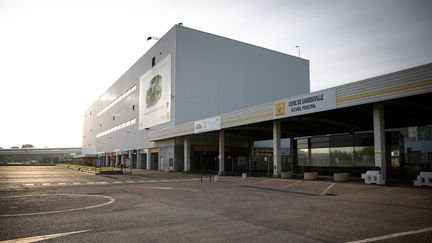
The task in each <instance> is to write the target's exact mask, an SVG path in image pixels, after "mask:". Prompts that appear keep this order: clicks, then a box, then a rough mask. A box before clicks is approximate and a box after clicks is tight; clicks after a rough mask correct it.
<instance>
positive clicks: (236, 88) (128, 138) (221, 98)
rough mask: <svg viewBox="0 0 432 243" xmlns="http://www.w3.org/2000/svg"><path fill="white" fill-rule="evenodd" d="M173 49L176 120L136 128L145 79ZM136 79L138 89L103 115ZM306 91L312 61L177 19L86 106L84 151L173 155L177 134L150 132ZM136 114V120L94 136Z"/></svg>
mask: <svg viewBox="0 0 432 243" xmlns="http://www.w3.org/2000/svg"><path fill="white" fill-rule="evenodd" d="M143 41H144V40H143ZM169 54H171V58H172V59H171V81H172V84H171V89H172V90H171V94H172V95H173V98H172V105H171V112H172V116H171V117H172V119H171V121H170V122H168V123H164V124H161V125H158V126H155V127H151V128H150V130H149V131H147V130H145V129H143V130H138V124H139V116H138V115H139V110H140V109H139V90H140V87H139V85H140V84H139V78H140V77H141V76H142V75H143V74H144V73H146V72H147V71H148V70H149V69H151V68H152V58H153V57H156V62H158V61H160V60H162V59H163V58H165V57H166V56H168V55H169ZM134 85H136V90H135V91H134V92H132V93H131V94H129V95H128V96H126V97H125V98H124V99H122V100H121V101H119V102H118V103H116V104H115V105H113V106H112V107H110V108H109V109H108V110H106V111H105V112H103V113H102V114H100V115H99V116H98V115H97V114H98V113H99V112H100V111H101V110H102V109H104V107H106V106H107V105H108V104H109V103H110V102H112V101H113V100H115V99H116V98H117V97H119V96H121V95H122V94H123V93H125V92H126V91H127V90H128V89H130V88H132V87H133V86H134ZM307 92H309V61H307V60H304V59H299V58H296V57H293V56H290V55H286V54H282V53H278V52H275V51H271V50H268V49H264V48H261V47H256V46H253V45H249V44H245V43H241V42H238V41H234V40H230V39H227V38H224V37H220V36H215V35H211V34H208V33H204V32H200V31H196V30H192V29H189V28H186V27H183V26H177V25H176V26H174V27H173V28H172V29H171V30H170V31H169V32H168V33H167V34H165V35H164V36H163V37H162V38H161V40H159V41H158V42H157V43H156V44H155V45H154V46H153V47H152V48H151V49H150V50H149V51H148V52H147V53H145V54H144V55H143V56H142V57H141V58H140V59H139V60H138V61H137V62H136V63H135V64H133V65H132V67H131V68H130V69H129V70H127V71H126V72H125V73H124V74H123V75H122V76H121V77H120V78H119V79H118V80H117V81H116V82H115V83H114V84H113V85H112V86H111V87H110V88H108V90H107V91H106V92H104V94H102V95H101V96H100V97H99V98H98V99H97V100H96V102H95V103H94V104H93V105H91V106H90V107H89V109H87V111H86V112H85V116H84V117H85V118H84V131H83V152H84V153H85V154H94V153H100V152H113V151H118V150H130V149H142V148H151V147H160V148H161V149H160V153H159V158H161V157H164V158H170V157H173V156H174V155H173V153H174V152H173V151H174V146H175V145H174V144H175V142H174V140H171V141H167V142H165V143H164V142H158V144H154V143H153V142H149V136H151V133H153V132H157V131H163V130H166V129H165V128H169V127H174V126H175V124H183V123H185V122H192V123H193V121H194V120H198V119H202V118H207V117H210V116H216V115H220V114H222V113H226V112H232V111H234V110H237V109H241V108H244V107H250V106H253V105H257V104H262V103H265V102H269V101H273V100H277V99H280V98H285V97H288V96H293V95H297V94H301V93H307ZM133 106H135V109H134V110H133V109H132V107H133ZM113 117H115V119H113ZM133 118H135V119H136V123H135V124H133V125H131V126H128V127H126V128H123V129H120V130H117V131H115V132H112V133H110V134H107V135H104V136H101V137H99V138H96V135H97V134H99V133H101V132H103V131H106V130H108V129H110V128H112V127H115V126H117V125H120V124H122V123H125V122H127V121H129V120H131V119H133Z"/></svg>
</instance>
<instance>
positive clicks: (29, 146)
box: [21, 144, 34, 148]
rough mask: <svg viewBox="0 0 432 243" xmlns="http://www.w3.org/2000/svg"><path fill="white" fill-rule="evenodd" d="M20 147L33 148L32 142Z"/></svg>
mask: <svg viewBox="0 0 432 243" xmlns="http://www.w3.org/2000/svg"><path fill="white" fill-rule="evenodd" d="M21 148H34V146H33V145H32V144H24V145H23V146H21Z"/></svg>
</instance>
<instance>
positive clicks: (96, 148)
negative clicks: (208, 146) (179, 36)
mask: <svg viewBox="0 0 432 243" xmlns="http://www.w3.org/2000/svg"><path fill="white" fill-rule="evenodd" d="M175 28H176V26H174V27H173V28H172V29H171V30H170V31H169V32H167V33H166V34H165V35H164V36H163V37H162V38H161V39H160V40H159V41H158V42H157V43H156V44H155V45H154V46H153V47H152V48H151V49H150V50H148V51H147V52H146V53H145V54H144V55H143V56H142V57H141V58H140V59H139V60H138V61H137V62H136V63H134V64H133V65H132V67H131V68H129V70H127V71H126V72H125V73H124V74H123V75H122V76H121V77H120V78H119V79H118V80H117V81H116V82H115V83H114V84H113V85H112V86H111V87H109V88H108V90H107V91H106V92H105V93H104V94H102V95H101V96H100V97H99V98H98V99H97V100H96V102H95V103H94V104H93V105H91V106H90V107H89V108H88V109H87V111H86V112H85V121H84V124H85V125H84V130H85V131H84V136H83V152H84V153H86V154H89V153H90V154H91V153H97V152H112V151H115V150H129V149H139V148H150V147H154V145H153V143H152V142H149V141H148V139H147V133H148V131H146V130H144V129H143V130H138V112H139V104H138V103H139V78H140V76H142V75H143V74H144V73H145V72H146V71H148V70H149V69H151V67H152V58H153V57H156V63H157V62H158V61H160V60H162V59H163V58H165V57H166V56H168V55H169V54H171V55H172V60H175V59H174V58H175V38H176V37H175V35H176V32H175ZM143 41H145V40H144V39H143ZM172 72H173V71H172ZM171 79H172V82H173V83H174V82H175V76H174V75H173V73H172V74H171ZM134 85H136V87H137V88H136V90H135V91H134V92H133V93H131V94H130V95H129V96H127V97H126V98H125V99H123V100H121V101H120V102H118V103H117V104H115V105H114V106H112V107H111V108H110V109H108V110H107V111H106V112H104V113H103V114H101V115H100V116H97V113H98V112H99V111H101V110H102V109H103V108H104V107H106V106H107V105H108V104H109V103H110V102H112V101H113V100H115V99H116V98H117V97H119V96H120V95H122V94H123V93H124V92H126V91H127V90H128V89H130V88H131V87H133V86H134ZM133 105H135V109H134V110H132V106H133ZM113 116H115V120H113ZM133 118H136V123H135V124H134V125H131V126H129V127H127V128H124V129H121V130H118V131H115V132H113V133H110V134H108V135H105V136H102V137H100V138H97V139H96V134H98V133H100V132H103V131H106V130H107V129H110V128H112V127H114V126H116V125H119V124H122V123H124V122H126V121H128V120H131V119H133ZM172 124H173V121H171V122H169V123H165V124H162V125H160V126H158V127H156V128H157V129H160V128H163V127H167V126H172Z"/></svg>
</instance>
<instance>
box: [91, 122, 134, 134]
mask: <svg viewBox="0 0 432 243" xmlns="http://www.w3.org/2000/svg"><path fill="white" fill-rule="evenodd" d="M135 123H136V119H135V118H134V119H132V120H129V121H127V122H124V123H122V124H120V125H117V126H115V127H113V128H111V129H108V130H106V131H103V132H101V133H98V134H96V138H100V137H102V136H105V135H107V134H110V133H112V132H115V131H117V130H120V129H123V128H125V127H128V126H131V125H133V124H135Z"/></svg>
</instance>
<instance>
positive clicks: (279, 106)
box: [274, 101, 285, 116]
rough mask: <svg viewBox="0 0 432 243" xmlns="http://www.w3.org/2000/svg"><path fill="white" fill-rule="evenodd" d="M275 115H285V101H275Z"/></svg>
mask: <svg viewBox="0 0 432 243" xmlns="http://www.w3.org/2000/svg"><path fill="white" fill-rule="evenodd" d="M274 108H275V116H282V115H285V101H279V102H276V103H275V106H274Z"/></svg>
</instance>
